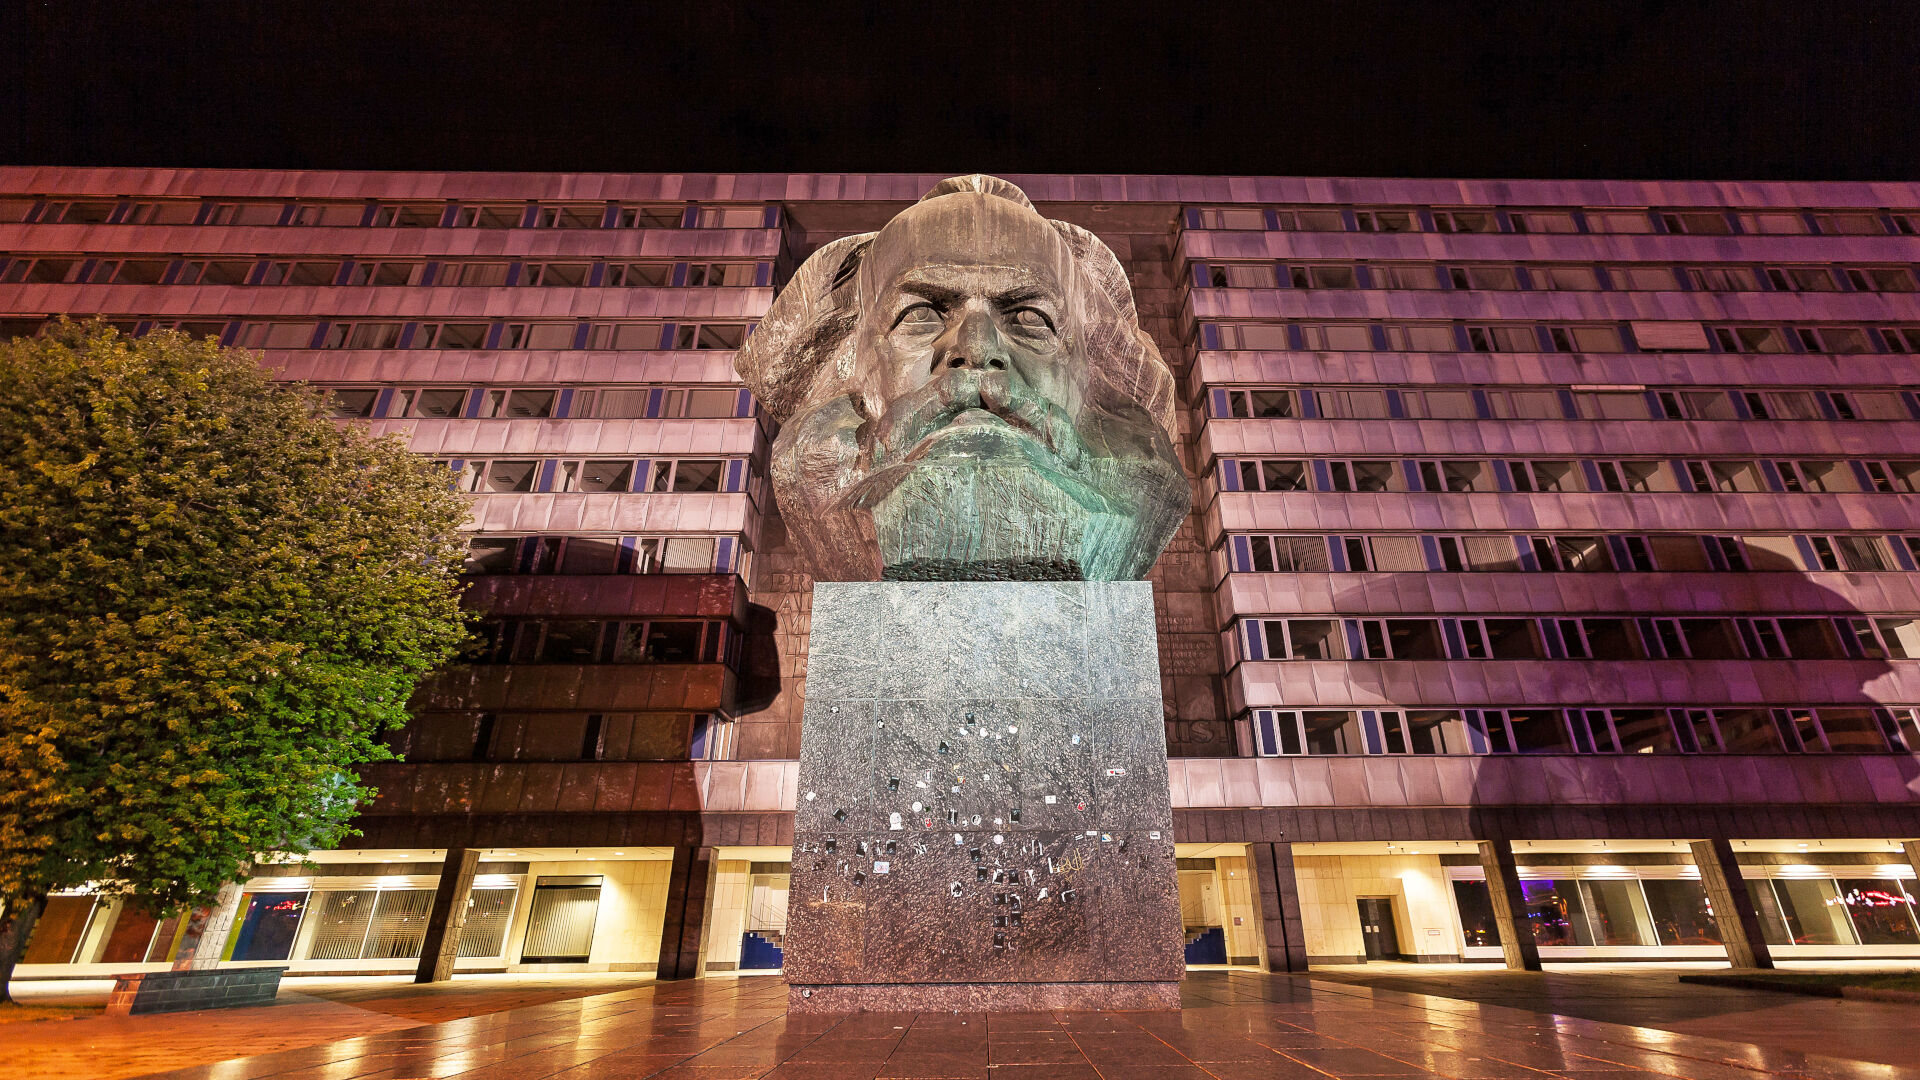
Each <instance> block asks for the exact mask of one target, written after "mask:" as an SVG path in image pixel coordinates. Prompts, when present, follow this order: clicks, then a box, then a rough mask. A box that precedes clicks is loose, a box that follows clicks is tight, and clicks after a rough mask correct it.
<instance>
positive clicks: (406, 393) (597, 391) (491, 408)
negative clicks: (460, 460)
mask: <svg viewBox="0 0 1920 1080" xmlns="http://www.w3.org/2000/svg"><path fill="white" fill-rule="evenodd" d="M327 398H328V401H329V402H330V403H331V404H332V406H333V413H334V415H335V416H337V417H340V418H341V419H379V418H383V417H384V418H400V417H407V418H417V419H431V420H492V419H506V420H525V419H536V418H537V419H574V420H578V419H596V420H677V419H719V418H738V417H749V416H752V415H753V414H754V410H755V405H754V400H753V395H752V394H751V393H749V392H748V391H746V390H740V389H735V388H732V387H712V386H624V387H617V388H616V387H560V388H552V387H517V388H508V389H494V388H492V387H485V386H476V387H466V386H339V387H331V388H329V389H328V391H327Z"/></svg>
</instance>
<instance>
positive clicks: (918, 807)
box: [913, 803, 926, 814]
mask: <svg viewBox="0 0 1920 1080" xmlns="http://www.w3.org/2000/svg"><path fill="white" fill-rule="evenodd" d="M925 809H926V807H924V806H921V805H920V804H919V803H914V804H913V812H914V813H916V814H917V813H919V812H920V811H922V810H925Z"/></svg>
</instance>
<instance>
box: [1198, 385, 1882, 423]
mask: <svg viewBox="0 0 1920 1080" xmlns="http://www.w3.org/2000/svg"><path fill="white" fill-rule="evenodd" d="M1207 406H1208V415H1209V416H1210V417H1213V418H1215V419H1220V420H1291V419H1301V420H1912V419H1916V418H1920V394H1917V393H1915V392H1914V391H1911V390H1905V389H1886V390H1747V389H1742V388H1737V387H1736V388H1725V389H1721V388H1705V387H1703V388H1699V389H1662V388H1658V387H1647V386H1641V385H1632V386H1626V385H1609V386H1605V387H1598V388H1589V387H1583V388H1573V387H1559V388H1555V387H1541V388H1537V389H1527V390H1518V389H1503V388H1498V387H1485V386H1442V387H1424V386H1423V387H1394V386H1387V387H1382V386H1377V385H1370V386H1364V387H1327V388H1311V387H1301V388H1287V387H1218V388H1215V389H1211V390H1209V391H1208V392H1207Z"/></svg>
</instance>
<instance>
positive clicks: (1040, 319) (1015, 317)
mask: <svg viewBox="0 0 1920 1080" xmlns="http://www.w3.org/2000/svg"><path fill="white" fill-rule="evenodd" d="M1007 321H1008V322H1011V323H1012V324H1013V325H1014V327H1015V328H1016V329H1019V330H1022V331H1025V332H1027V333H1030V334H1041V335H1047V334H1052V333H1053V320H1052V319H1051V318H1049V317H1048V316H1047V313H1046V312H1044V311H1041V310H1040V309H1039V308H1035V307H1018V308H1014V309H1013V310H1012V311H1009V312H1007Z"/></svg>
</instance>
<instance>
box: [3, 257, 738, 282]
mask: <svg viewBox="0 0 1920 1080" xmlns="http://www.w3.org/2000/svg"><path fill="white" fill-rule="evenodd" d="M16 282H24V283H27V284H34V285H58V284H68V285H316V286H330V285H414V286H429V285H437V286H466V287H479V286H522V285H526V286H543V287H547V288H595V287H602V286H624V287H628V288H635V287H668V288H681V287H685V288H692V287H722V286H725V287H730V288H750V287H755V286H759V287H764V286H768V285H771V284H773V264H772V263H771V262H766V261H757V262H672V261H658V260H656V261H649V262H629V261H618V262H607V261H604V260H600V261H572V262H515V261H506V260H465V261H458V262H455V261H448V260H438V261H422V260H419V259H383V260H366V259H300V260H285V259H258V258H248V259H235V258H205V257H195V256H184V255H181V256H173V257H170V258H156V257H154V256H151V255H131V256H124V257H120V256H111V255H109V256H104V257H102V256H86V255H23V256H12V257H8V256H4V255H0V284H12V283H16Z"/></svg>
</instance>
